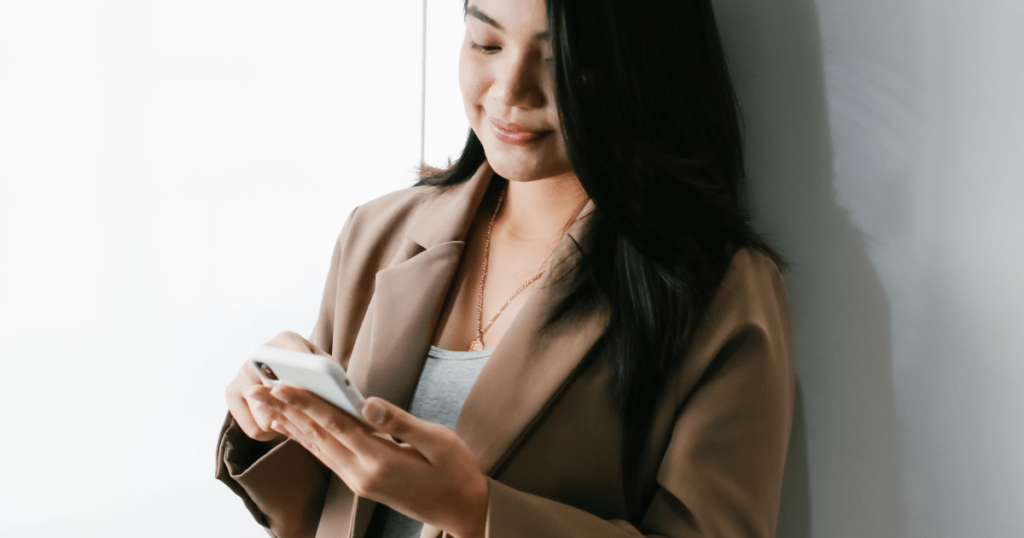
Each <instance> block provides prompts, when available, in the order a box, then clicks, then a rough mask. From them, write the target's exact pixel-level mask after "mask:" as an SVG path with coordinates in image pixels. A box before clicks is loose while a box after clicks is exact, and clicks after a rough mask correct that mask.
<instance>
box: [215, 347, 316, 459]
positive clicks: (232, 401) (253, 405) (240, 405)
mask: <svg viewBox="0 0 1024 538" xmlns="http://www.w3.org/2000/svg"><path fill="white" fill-rule="evenodd" d="M265 345H268V346H271V347H277V348H281V349H290V350H292V351H301V352H303V353H317V354H324V353H323V352H322V351H320V350H319V349H317V348H316V346H314V345H313V344H312V343H310V342H309V341H308V340H306V339H305V338H303V337H302V336H301V335H299V334H297V333H294V332H291V331H285V332H283V333H281V334H279V335H277V336H275V337H274V339H273V340H271V341H269V342H267V343H266V344H265ZM266 390H269V389H267V388H266V387H264V386H263V383H262V382H261V381H260V376H259V375H257V374H256V370H254V369H253V367H252V366H251V365H250V364H249V362H248V361H246V362H245V363H243V364H242V367H241V368H239V370H238V375H237V376H235V379H234V380H233V381H231V383H230V384H228V388H227V391H226V395H227V399H228V410H229V411H230V412H231V416H232V417H234V418H235V422H237V423H238V426H239V427H241V428H242V431H243V432H245V434H246V435H248V436H249V437H250V438H251V439H255V440H256V441H277V440H279V439H282V438H284V436H283V435H281V434H280V433H278V432H276V431H274V430H272V429H270V420H271V419H270V415H269V413H268V411H269V409H267V407H266V406H265V405H263V404H261V403H260V402H259V400H256V399H255V398H254V397H253V396H254V395H255V394H256V392H259V391H266Z"/></svg>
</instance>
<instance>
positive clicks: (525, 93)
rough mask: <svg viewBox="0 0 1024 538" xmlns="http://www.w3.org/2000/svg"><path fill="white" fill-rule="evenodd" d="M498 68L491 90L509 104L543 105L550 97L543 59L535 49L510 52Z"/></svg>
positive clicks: (501, 102) (501, 100)
mask: <svg viewBox="0 0 1024 538" xmlns="http://www.w3.org/2000/svg"><path fill="white" fill-rule="evenodd" d="M503 60H504V61H503V62H501V65H500V66H499V68H498V72H497V73H496V76H495V79H494V83H493V84H492V85H491V94H492V95H493V97H494V99H495V100H496V101H497V102H498V103H500V104H502V105H505V106H508V107H521V108H540V107H543V106H544V103H545V101H546V97H545V94H544V88H543V81H542V77H543V71H542V70H543V60H542V59H541V57H540V54H537V53H536V52H534V51H523V52H521V53H519V54H508V55H506V56H505V58H503Z"/></svg>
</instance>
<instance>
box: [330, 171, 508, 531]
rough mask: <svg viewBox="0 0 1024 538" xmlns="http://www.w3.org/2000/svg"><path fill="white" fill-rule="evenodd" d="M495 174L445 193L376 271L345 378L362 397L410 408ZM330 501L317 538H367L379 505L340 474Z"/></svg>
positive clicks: (411, 225)
mask: <svg viewBox="0 0 1024 538" xmlns="http://www.w3.org/2000/svg"><path fill="white" fill-rule="evenodd" d="M493 175H494V172H493V171H492V170H491V168H490V165H489V164H488V163H487V162H486V161H485V162H484V163H483V165H481V166H480V168H479V169H478V170H477V171H476V173H475V174H473V176H472V177H471V178H470V179H468V180H467V181H466V182H465V183H462V184H460V185H456V186H453V187H449V188H447V189H445V190H444V191H442V192H441V193H439V194H438V195H437V197H436V198H435V199H434V200H433V201H432V202H430V203H429V205H428V206H427V207H424V208H423V209H422V210H420V211H419V212H418V214H417V215H416V216H415V217H413V220H412V221H411V222H410V223H409V224H408V232H407V233H406V237H405V240H404V241H405V242H404V244H403V245H402V246H401V247H400V248H399V249H398V252H397V253H396V255H395V257H394V259H393V260H392V261H391V264H390V265H389V266H388V267H387V268H385V269H383V270H381V271H378V272H377V275H376V280H375V283H374V291H373V298H372V299H371V300H370V305H369V308H368V309H367V312H366V320H365V321H364V323H363V327H362V328H361V329H360V334H359V336H358V338H357V340H356V343H355V346H354V348H353V350H352V356H351V357H350V359H349V363H348V371H347V374H348V377H349V378H350V379H351V380H352V382H353V383H354V384H355V385H356V387H358V388H359V389H360V391H361V392H362V393H363V395H364V396H367V397H369V396H377V397H380V398H384V399H385V400H388V401H389V402H392V403H394V404H396V405H399V406H402V407H407V406H408V404H409V400H410V399H411V397H412V393H413V390H414V389H415V388H416V382H417V380H418V379H419V375H420V371H421V370H422V368H423V361H424V359H425V357H426V355H427V349H428V348H429V347H430V340H431V337H432V336H433V334H434V328H435V325H436V324H437V318H438V316H439V315H440V313H441V308H442V307H443V306H444V299H445V297H446V296H447V294H448V288H449V286H450V285H451V282H452V279H453V278H454V277H455V272H456V271H457V270H458V266H459V259H460V258H461V256H462V250H463V247H464V246H465V238H466V234H467V233H468V232H469V227H470V226H471V225H472V223H473V216H474V215H475V214H476V210H477V207H478V206H479V205H480V202H481V200H482V199H483V197H484V194H485V193H486V192H487V186H488V185H489V184H490V181H491V178H492V177H493ZM332 492H333V498H332ZM346 492H348V493H347V495H348V496H347V497H346V496H345V495H346ZM328 501H331V502H326V503H325V504H324V509H323V511H322V513H321V525H320V526H319V528H318V530H317V537H318V538H322V537H325V536H327V535H328V533H337V532H338V531H339V530H340V527H341V526H343V522H346V521H347V522H348V529H347V531H348V536H356V537H361V536H362V535H363V534H364V533H365V532H366V529H367V526H368V525H369V523H370V518H371V516H372V515H373V510H374V507H376V505H377V503H376V502H373V501H371V500H369V499H364V498H360V497H355V496H354V495H352V494H351V492H350V491H349V490H348V488H345V487H343V484H341V480H340V479H339V478H338V477H337V476H335V475H332V476H331V481H330V484H329V487H328ZM325 522H326V523H327V524H324V523H325Z"/></svg>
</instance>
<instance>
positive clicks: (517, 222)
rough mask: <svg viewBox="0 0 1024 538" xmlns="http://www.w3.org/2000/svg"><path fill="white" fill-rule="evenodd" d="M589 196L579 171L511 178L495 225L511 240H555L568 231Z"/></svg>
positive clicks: (549, 241) (548, 241) (546, 241)
mask: <svg viewBox="0 0 1024 538" xmlns="http://www.w3.org/2000/svg"><path fill="white" fill-rule="evenodd" d="M588 199H589V198H588V197H587V193H586V191H584V190H583V185H581V184H580V182H579V180H578V179H577V178H576V175H575V174H565V175H561V176H556V177H552V178H547V179H538V180H533V181H509V183H508V190H507V191H506V192H505V201H504V202H502V207H501V210H500V212H499V214H498V218H497V220H496V221H495V223H494V225H495V228H496V230H498V229H500V230H501V233H502V235H505V236H506V237H507V238H508V239H510V240H514V241H522V242H543V243H553V242H556V241H558V240H559V239H560V238H561V237H562V235H564V234H565V232H566V231H567V230H568V228H569V226H571V225H572V221H573V219H575V218H576V216H577V215H579V212H580V211H581V210H583V206H584V205H586V203H587V200H588Z"/></svg>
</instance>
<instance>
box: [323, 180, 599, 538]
mask: <svg viewBox="0 0 1024 538" xmlns="http://www.w3.org/2000/svg"><path fill="white" fill-rule="evenodd" d="M493 176H494V172H493V170H492V169H491V167H490V165H489V164H488V163H487V162H484V164H483V165H481V166H480V168H479V169H478V170H477V172H476V173H475V174H474V175H473V176H472V177H471V178H470V179H469V180H467V181H466V182H465V183H463V184H460V185H456V186H453V187H448V188H445V189H444V190H442V191H441V192H440V193H439V194H437V195H436V197H435V198H434V199H433V200H432V201H430V202H429V205H427V206H426V207H424V208H423V210H422V211H420V212H418V214H417V215H416V216H415V217H413V220H412V222H410V226H409V227H408V230H409V231H408V232H407V233H406V240H407V241H406V244H405V245H403V247H402V248H400V249H399V251H398V254H397V255H396V257H395V258H394V260H393V261H392V264H391V265H390V266H389V267H387V268H386V269H383V270H381V271H379V272H378V273H377V276H376V283H375V288H374V296H373V299H372V301H371V303H370V307H369V310H368V311H367V318H366V320H365V321H364V327H363V329H362V330H361V331H360V336H359V338H360V339H362V338H367V339H368V340H369V341H368V345H367V346H366V347H362V346H360V344H359V342H358V341H357V343H356V350H354V352H353V355H352V358H351V361H350V362H349V374H350V377H351V378H352V380H353V382H354V383H355V384H356V386H358V387H359V388H360V389H361V390H362V391H363V394H364V395H366V396H379V397H382V398H385V399H387V400H388V401H391V402H393V403H396V404H398V405H401V406H408V404H409V401H410V399H411V397H412V393H413V391H414V390H415V387H416V383H417V381H418V379H419V375H420V371H421V370H422V367H423V361H424V359H425V356H426V353H427V349H428V348H429V347H430V341H431V339H432V337H433V334H434V330H435V328H436V323H437V320H438V318H439V316H440V312H441V308H442V307H443V305H444V300H445V297H446V296H447V294H448V289H449V287H450V285H451V282H452V280H453V279H454V277H455V273H456V270H457V269H458V264H459V260H460V259H461V256H462V250H463V246H464V245H465V238H466V235H467V233H468V231H469V228H470V225H471V224H472V221H473V216H474V215H475V214H476V210H477V208H478V207H479V205H480V202H481V200H482V199H483V197H484V194H485V192H486V191H487V187H488V185H489V184H490V180H491V178H492V177H493ZM593 210H594V203H593V202H592V201H590V202H588V203H587V205H586V206H585V207H584V208H583V210H582V211H581V212H580V214H579V215H578V216H577V219H576V221H575V223H574V224H573V226H572V227H571V228H570V230H569V233H568V234H567V235H566V237H564V238H563V239H562V241H561V242H560V244H559V246H558V248H557V249H556V252H555V255H554V256H552V260H553V261H552V265H551V266H549V267H548V269H547V270H546V271H545V273H544V276H543V277H542V278H541V279H539V280H538V281H537V282H536V283H535V284H534V286H536V288H535V289H534V292H533V293H532V294H531V295H530V297H529V299H528V300H527V302H526V303H525V304H524V305H523V308H522V309H521V310H520V312H519V313H518V315H517V316H516V319H515V320H514V321H513V323H512V325H511V326H510V327H509V329H508V330H507V331H506V333H505V335H504V336H503V337H502V339H501V342H500V343H499V345H498V346H497V347H496V348H495V349H494V351H493V352H492V353H491V357H490V358H489V359H488V361H487V364H486V365H485V366H484V368H483V370H482V371H481V373H480V376H479V377H478V378H477V380H476V382H475V383H474V385H473V387H472V389H471V390H470V392H469V396H468V397H467V398H466V402H465V404H464V406H463V408H462V412H461V413H460V415H459V419H458V422H457V423H456V425H455V431H456V433H458V434H459V436H460V437H461V438H462V439H463V440H464V441H465V442H466V444H467V445H468V446H469V448H470V450H471V451H472V452H473V454H474V455H475V456H476V457H477V461H478V462H479V465H480V468H481V470H482V471H483V472H484V473H486V474H488V475H493V474H495V473H496V472H497V471H499V470H500V466H501V463H502V462H503V461H504V460H505V458H506V457H507V456H508V455H509V454H511V453H512V452H513V450H514V448H515V446H516V444H517V441H518V440H519V439H521V438H523V434H524V433H525V432H527V431H528V430H529V428H530V427H531V426H532V425H533V424H535V423H536V422H537V420H538V419H539V418H540V417H541V416H542V415H543V411H544V409H546V407H547V405H548V404H549V402H551V401H552V400H553V399H554V397H555V396H557V394H558V393H559V392H560V391H561V390H562V388H564V387H565V386H566V385H567V383H568V381H569V380H570V379H571V378H572V376H573V373H574V372H576V371H577V369H578V368H579V366H580V364H581V361H582V359H583V357H584V356H585V355H586V353H587V352H588V351H589V350H590V348H591V347H592V346H593V345H594V343H595V342H596V341H597V339H598V338H599V337H600V336H601V334H602V333H603V332H604V329H605V327H606V326H607V321H608V312H607V310H606V309H603V308H598V309H595V310H594V311H592V312H589V313H586V314H584V315H582V316H577V317H574V318H573V319H570V320H566V321H565V322H564V323H561V324H559V326H558V327H557V330H555V331H547V332H545V331H543V330H542V328H543V325H544V322H545V321H546V320H547V316H549V315H550V312H551V309H552V308H553V307H554V306H555V305H556V304H557V302H558V301H559V300H561V299H562V297H563V296H564V290H563V288H562V287H561V286H560V282H561V281H562V279H559V278H556V277H557V276H558V275H557V271H558V267H557V266H556V265H557V263H558V260H563V259H572V258H574V257H575V256H577V255H578V249H579V244H580V241H579V240H580V239H581V238H582V235H583V232H584V231H585V226H586V221H587V220H588V218H587V217H589V215H590V214H591V212H592V211H593ZM367 324H368V326H366V325H367ZM365 343H366V342H364V344H365ZM360 348H362V349H364V350H366V351H365V352H364V353H358V352H357V350H359V349H360ZM499 417H500V418H499ZM332 480H335V481H336V480H337V478H336V477H335V478H332ZM374 504H375V503H373V502H370V501H368V500H366V499H357V500H356V502H355V503H354V504H349V505H348V506H351V509H350V510H351V512H348V513H349V514H350V515H349V516H348V517H343V514H340V513H339V516H342V517H343V519H348V520H349V523H350V526H349V532H350V533H351V534H352V535H355V536H357V537H358V536H361V533H362V532H365V529H366V524H367V523H368V522H369V518H370V516H371V514H372V512H373V510H372V508H373V506H374ZM331 509H332V508H331V507H329V506H325V514H326V513H327V511H329V510H331ZM338 509H341V510H343V511H346V512H347V510H345V509H343V508H341V507H334V510H338ZM438 533H439V531H437V529H433V528H431V527H429V526H428V527H425V528H424V530H423V533H422V534H421V536H422V537H431V536H436V535H437V534H438Z"/></svg>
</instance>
